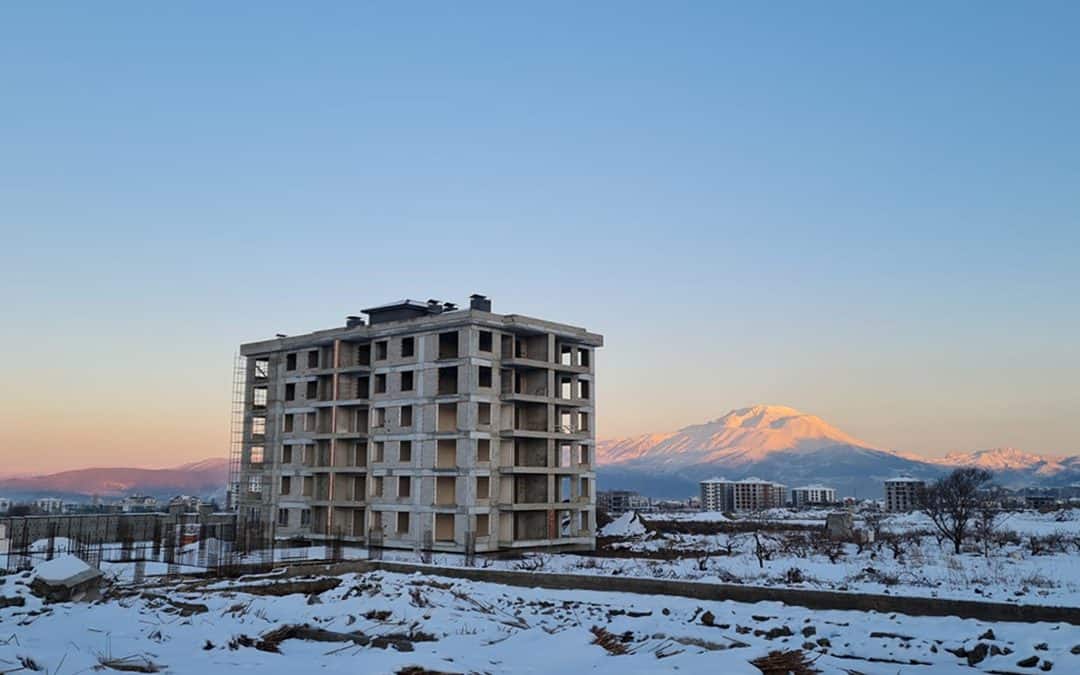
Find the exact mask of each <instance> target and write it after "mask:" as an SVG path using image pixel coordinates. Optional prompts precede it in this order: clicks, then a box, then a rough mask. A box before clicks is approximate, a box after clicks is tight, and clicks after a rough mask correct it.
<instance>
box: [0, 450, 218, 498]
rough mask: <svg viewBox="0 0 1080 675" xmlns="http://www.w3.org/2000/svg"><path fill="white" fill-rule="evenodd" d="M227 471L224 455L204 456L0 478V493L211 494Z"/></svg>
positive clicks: (20, 495) (25, 495) (22, 495)
mask: <svg viewBox="0 0 1080 675" xmlns="http://www.w3.org/2000/svg"><path fill="white" fill-rule="evenodd" d="M228 474H229V465H228V461H227V460H225V459H224V458H220V459H219V458H213V459H205V460H203V461H201V462H194V463H191V464H184V465H181V466H177V467H174V468H171V469H131V468H96V469H75V470H72V471H61V472H59V473H52V474H48V475H43V476H18V477H11V478H5V479H0V496H4V497H9V498H14V499H32V498H36V497H45V496H59V497H65V498H68V499H71V500H74V501H85V500H86V498H87V497H90V496H92V495H100V496H102V497H121V496H124V495H129V494H143V495H149V496H152V497H158V498H169V497H174V496H176V495H180V494H183V495H195V496H198V497H211V496H219V495H223V494H224V492H225V483H226V481H227V480H228Z"/></svg>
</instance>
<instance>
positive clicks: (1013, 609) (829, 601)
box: [286, 561, 1080, 625]
mask: <svg viewBox="0 0 1080 675" xmlns="http://www.w3.org/2000/svg"><path fill="white" fill-rule="evenodd" d="M372 570H384V571H387V572H398V573H401V574H412V573H414V572H420V573H422V574H434V575H437V576H442V577H450V578H454V579H468V580H470V581H482V582H487V583H494V584H505V585H507V586H521V587H524V588H551V589H557V590H567V591H602V592H608V593H637V594H642V595H672V596H678V597H684V598H694V599H696V600H711V601H719V600H732V601H735V602H782V603H784V604H787V605H796V606H799V607H806V608H809V609H835V610H855V611H860V612H868V611H873V612H880V613H883V614H890V613H897V614H907V615H909V616H957V617H960V618H964V619H979V620H982V621H1018V622H1023V623H1037V622H1042V621H1045V622H1050V623H1069V624H1073V625H1080V608H1078V607H1053V606H1047V605H1013V604H1007V603H1003V602H979V601H972V600H946V599H941V598H919V597H910V596H894V595H880V594H870V593H843V592H839V591H815V590H804V589H798V588H766V587H762V586H742V585H738V584H710V583H703V582H698V581H672V580H668V579H650V578H644V577H625V576H601V575H587V574H550V573H546V572H513V571H505V570H492V569H483V568H477V567H439V566H436V565H420V564H416V563H403V562H390V561H352V562H342V563H334V564H322V565H296V566H293V567H290V568H288V570H287V572H286V574H312V573H322V574H345V573H349V572H368V571H372Z"/></svg>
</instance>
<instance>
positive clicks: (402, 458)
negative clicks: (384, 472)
mask: <svg viewBox="0 0 1080 675" xmlns="http://www.w3.org/2000/svg"><path fill="white" fill-rule="evenodd" d="M398 461H399V462H401V463H403V464H404V463H409V462H411V461H412V441H401V443H399V444H398Z"/></svg>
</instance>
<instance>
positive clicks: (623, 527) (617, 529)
mask: <svg viewBox="0 0 1080 675" xmlns="http://www.w3.org/2000/svg"><path fill="white" fill-rule="evenodd" d="M647 531H648V528H646V527H645V523H644V521H642V520H641V516H639V515H638V514H637V511H627V512H626V513H624V514H622V515H621V516H619V517H618V518H616V519H615V520H613V521H612V522H610V523H608V524H607V525H605V526H604V527H603V528H602V529H601V530H600V536H601V537H640V536H641V535H643V534H645V533H646V532H647Z"/></svg>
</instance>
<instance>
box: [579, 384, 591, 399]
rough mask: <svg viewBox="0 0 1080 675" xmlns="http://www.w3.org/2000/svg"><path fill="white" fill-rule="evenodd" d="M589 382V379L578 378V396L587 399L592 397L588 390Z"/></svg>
mask: <svg viewBox="0 0 1080 675" xmlns="http://www.w3.org/2000/svg"><path fill="white" fill-rule="evenodd" d="M590 389H591V383H590V382H589V380H578V398H580V399H589V398H591V397H592V394H591V392H590Z"/></svg>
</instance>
